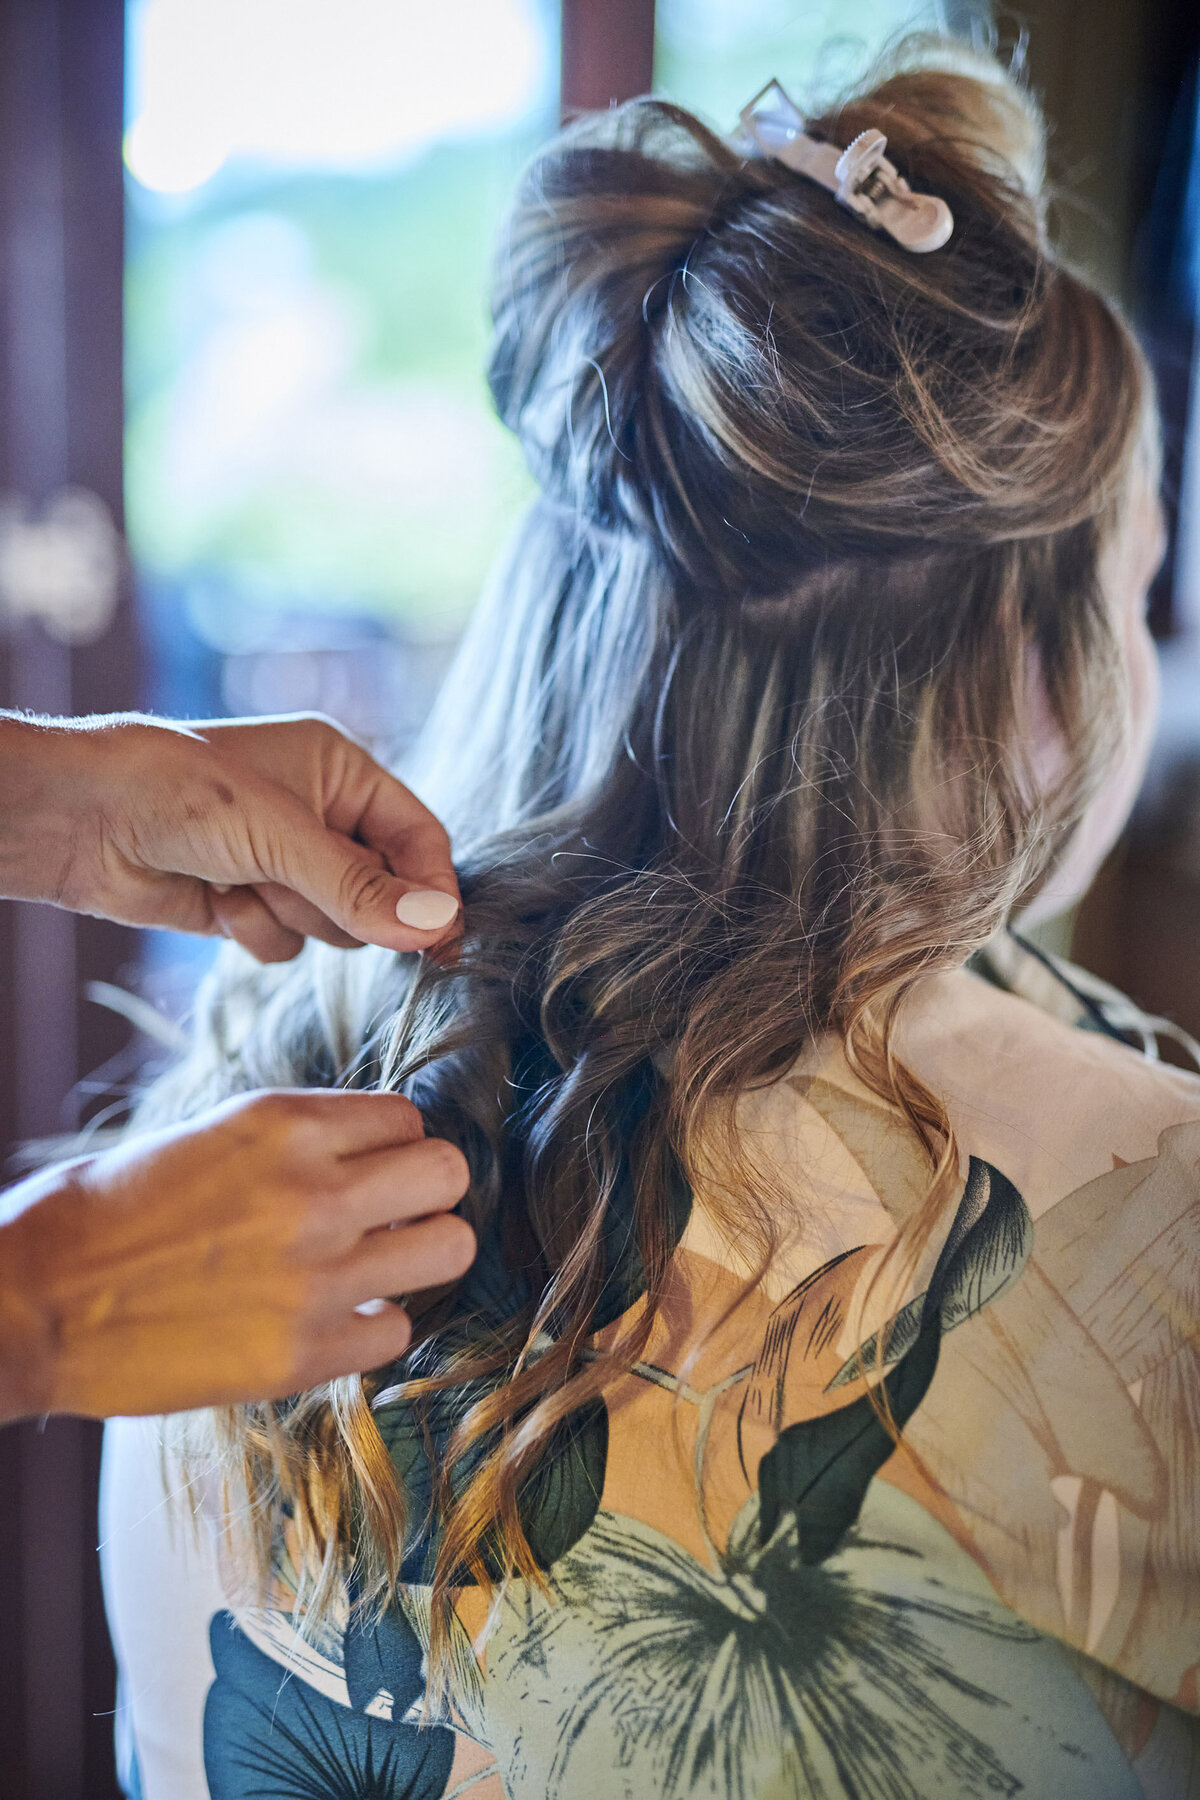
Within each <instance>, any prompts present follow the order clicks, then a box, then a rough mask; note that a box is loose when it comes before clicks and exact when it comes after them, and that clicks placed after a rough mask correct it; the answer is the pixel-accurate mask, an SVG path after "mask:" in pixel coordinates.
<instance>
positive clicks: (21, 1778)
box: [0, 0, 138, 1800]
mask: <svg viewBox="0 0 1200 1800" xmlns="http://www.w3.org/2000/svg"><path fill="white" fill-rule="evenodd" d="M123 67H124V6H123V4H122V3H121V0H0V488H2V489H3V490H4V491H5V492H6V493H11V494H15V495H17V496H19V497H20V498H21V499H22V500H24V501H26V502H29V503H31V504H32V505H34V506H38V505H41V504H43V503H44V502H45V501H47V500H48V499H49V498H50V497H52V496H53V495H54V494H56V493H58V492H59V491H60V490H61V489H62V488H64V487H66V486H74V485H78V486H83V487H86V488H88V489H90V490H91V491H92V492H93V493H95V494H98V495H99V496H100V498H101V499H102V500H103V501H104V502H105V503H106V505H107V506H108V507H109V509H110V511H111V512H112V514H113V516H114V518H115V519H116V520H117V522H118V524H119V523H120V521H121V505H122V471H121V439H122V429H123V402H122V318H121V295H122V281H123V250H124V241H123V239H124V232H123V183H122V171H121V131H122V114H123ZM133 648H134V635H133V628H132V619H131V607H130V603H129V596H128V593H126V594H124V595H123V596H122V605H121V608H120V611H119V613H118V617H117V620H116V623H115V625H114V626H113V628H112V629H110V631H109V632H108V633H107V634H106V635H105V637H104V638H102V639H101V640H100V642H99V643H97V644H94V645H89V646H86V647H82V648H76V649H68V648H67V647H66V646H65V645H63V644H61V643H58V642H56V641H55V640H54V639H53V638H51V637H49V636H48V635H47V634H46V633H45V631H44V630H43V629H42V627H41V626H40V625H38V624H30V625H26V626H23V627H22V628H21V629H20V631H19V632H18V633H17V634H15V635H12V636H10V637H9V638H8V641H7V642H6V643H5V644H4V647H3V654H2V655H0V703H3V704H5V705H9V706H26V707H30V708H33V709H35V710H38V711H45V712H53V713H67V712H72V711H75V712H91V711H107V710H111V709H116V708H120V707H126V706H130V705H134V704H136V701H137V691H138V682H137V670H136V664H135V658H134V654H133ZM132 953H133V937H132V934H130V933H127V932H122V931H120V930H119V929H118V928H116V927H113V926H106V925H101V924H99V923H98V922H93V921H80V920H76V919H74V918H72V917H71V916H69V915H67V914H64V913H58V912H54V911H52V910H50V909H48V908H34V907H16V906H12V905H0V1068H2V1069H3V1076H2V1078H0V1138H2V1140H3V1155H4V1158H5V1161H6V1163H7V1161H8V1158H9V1156H10V1155H11V1151H12V1149H13V1147H14V1145H16V1144H18V1143H20V1142H22V1141H24V1140H26V1139H28V1138H30V1137H42V1136H46V1135H49V1134H53V1133H55V1132H58V1131H61V1130H62V1129H64V1128H70V1127H72V1126H73V1125H74V1124H75V1123H77V1122H78V1119H79V1117H80V1112H81V1104H80V1095H79V1093H78V1091H77V1082H78V1079H79V1077H80V1075H81V1074H85V1073H86V1072H87V1071H88V1070H90V1069H92V1068H94V1067H96V1066H97V1065H98V1064H100V1063H102V1062H104V1061H105V1060H106V1059H107V1058H108V1057H109V1056H111V1055H112V1054H113V1053H114V1051H116V1050H117V1048H118V1047H119V1045H120V1041H121V1037H122V1035H123V1033H122V1030H121V1028H120V1026H119V1025H118V1024H116V1023H115V1022H114V1021H113V1020H112V1019H111V1018H110V1017H109V1016H108V1015H105V1014H102V1013H100V1012H99V1011H98V1009H96V1008H95V1007H91V1006H88V1005H87V1004H86V1003H85V1002H84V1001H83V1000H82V998H81V996H82V988H83V984H84V983H85V982H86V981H87V980H89V979H96V978H101V979H112V977H113V976H114V975H115V974H116V973H117V972H118V971H119V970H120V969H121V968H122V967H123V966H125V965H127V964H128V963H129V961H130V960H131V956H132ZM99 1443H100V1428H99V1427H98V1426H97V1425H94V1424H91V1423H89V1422H85V1421H81V1420H73V1419H58V1420H53V1421H50V1422H49V1423H48V1424H46V1425H44V1426H42V1425H39V1424H37V1423H29V1424H26V1425H22V1426H20V1427H15V1428H9V1429H8V1430H7V1431H4V1432H3V1433H0V1669H3V1671H4V1679H3V1680H2V1681H0V1791H2V1792H3V1795H4V1800H65V1797H68V1796H69V1797H70V1800H75V1797H76V1796H80V1797H84V1796H86V1800H110V1797H111V1796H115V1795H116V1792H117V1789H116V1783H115V1778H114V1774H113V1758H112V1709H113V1702H114V1693H113V1683H114V1675H113V1666H112V1657H111V1652H110V1649H109V1646H108V1639H107V1632H106V1630H105V1627H104V1619H103V1608H102V1603H101V1596H100V1585H99V1572H98V1567H97V1558H96V1539H97V1532H96V1494H97V1478H98V1470H99Z"/></svg>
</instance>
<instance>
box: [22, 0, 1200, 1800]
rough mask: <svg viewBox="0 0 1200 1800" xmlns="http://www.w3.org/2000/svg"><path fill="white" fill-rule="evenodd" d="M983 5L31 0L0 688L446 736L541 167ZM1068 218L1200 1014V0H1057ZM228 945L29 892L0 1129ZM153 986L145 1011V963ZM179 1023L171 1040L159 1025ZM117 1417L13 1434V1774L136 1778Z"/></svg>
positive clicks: (1039, 71)
mask: <svg viewBox="0 0 1200 1800" xmlns="http://www.w3.org/2000/svg"><path fill="white" fill-rule="evenodd" d="M989 23H990V11H989V8H988V5H987V0H941V4H940V6H935V5H933V4H930V5H929V6H925V7H923V6H921V5H920V4H917V5H914V4H913V3H912V0H658V4H657V6H656V5H655V0H561V4H560V3H559V0H437V3H436V4H432V3H430V0H425V3H421V0H128V4H123V3H122V0H0V704H2V705H6V706H23V707H30V708H34V709H37V710H41V711H47V712H55V713H59V712H62V713H65V712H72V711H74V712H88V711H100V710H108V709H112V708H125V707H145V708H149V709H153V710H156V711H160V712H163V713H166V714H169V715H172V716H181V717H187V716H190V717H194V718H195V717H211V716H214V715H216V714H220V713H239V714H244V713H270V712H278V711H290V710H296V709H312V708H319V709H321V710H323V711H326V712H328V713H331V714H333V715H334V716H335V717H336V718H338V719H340V720H342V721H343V722H344V723H345V724H347V725H348V726H350V727H351V728H352V729H353V730H354V731H356V732H357V733H359V734H360V735H363V736H365V737H367V738H369V739H370V740H372V742H373V743H374V744H375V745H376V746H377V747H378V748H379V749H380V750H381V752H383V753H386V754H388V755H392V754H396V753H399V752H402V750H403V747H404V745H405V744H406V743H407V742H408V741H409V740H410V739H411V738H412V736H413V734H414V732H415V731H416V730H417V729H418V728H419V726H420V724H421V721H422V719H423V717H424V715H425V712H426V710H427V708H428V706H429V704H430V701H431V699H432V696H433V693H434V691H435V690H436V687H437V683H438V680H439V678H440V675H441V673H442V671H443V669H444V668H445V665H446V662H447V659H448V657H449V656H450V654H451V652H452V650H453V647H454V643H455V640H456V638H457V636H458V633H459V632H460V630H461V628H462V626H463V623H464V621H465V620H466V618H467V616H468V615H469V613H470V610H471V606H472V603H473V601H474V598H475V595H476V594H477V592H478V589H479V586H480V582H481V580H482V577H483V574H484V572H485V570H486V568H487V566H488V563H489V561H490V559H491V557H492V555H493V554H494V552H495V550H496V549H497V547H498V545H499V543H500V541H501V539H502V538H503V536H504V534H505V532H506V530H507V529H508V527H509V525H510V523H511V521H512V519H513V517H514V515H515V513H516V511H517V509H518V508H519V507H520V506H521V504H522V501H523V499H524V498H525V496H526V494H527V492H528V481H527V477H526V475H525V472H524V470H523V468H522V466H521V463H520V459H519V457H518V456H517V455H516V453H515V451H514V448H513V446H512V445H511V444H510V443H509V442H508V441H507V439H506V437H505V434H504V433H503V432H502V431H501V429H500V428H499V426H498V425H497V424H496V422H495V420H494V419H493V417H492V415H491V413H490V411H489V408H488V404H487V400H486V395H485V391H484V386H483V381H482V376H481V365H482V359H483V355H484V349H485V345H486V341H487V319H486V313H485V306H484V293H485V284H486V275H487V266H488V258H489V251H490V245H491V241H492V237H493V234H494V232H495V229H496V226H497V223H498V220H499V217H500V213H501V210H502V208H503V206H504V202H505V198H506V195H507V193H508V191H509V189H510V187H511V185H512V182H513V179H514V176H515V175H516V173H517V171H518V170H519V168H520V166H521V165H522V163H523V161H524V160H525V158H526V157H527V156H528V155H529V153H530V152H531V151H532V150H533V148H534V147H535V146H536V145H537V143H538V141H539V139H541V138H542V137H543V136H544V135H545V134H547V133H548V132H550V131H551V130H553V129H554V128H555V127H556V125H557V123H558V122H559V119H560V118H561V117H562V116H564V115H569V114H571V113H572V112H574V111H576V110H577V109H579V108H584V107H594V106H606V105H607V104H608V103H609V102H610V101H611V100H614V99H623V98H626V97H628V96H629V95H632V94H635V93H641V92H645V91H646V90H648V89H650V88H651V87H653V88H654V89H655V90H657V91H659V92H662V93H665V94H667V95H669V96H671V97H672V98H673V99H676V100H679V101H681V102H683V103H684V104H686V105H688V106H692V107H694V108H696V109H698V110H699V111H700V112H701V113H703V114H704V115H705V116H706V117H707V118H708V119H709V120H710V122H712V123H713V124H715V125H716V126H718V127H719V128H721V129H728V128H730V127H731V125H732V124H733V122H734V120H735V118H736V115H737V112H738V110H739V108H740V107H741V106H742V105H743V104H744V103H745V102H746V101H747V100H748V99H749V98H750V97H751V95H752V94H753V93H754V92H755V91H756V90H757V89H758V88H759V87H760V86H761V85H762V83H763V82H764V81H766V80H767V79H768V78H769V77H770V76H772V75H778V76H779V77H780V78H781V79H782V80H783V81H784V83H785V85H787V86H788V87H789V88H790V89H791V90H792V91H793V92H794V94H795V95H796V96H797V97H798V98H800V99H802V100H803V99H806V98H808V97H810V96H812V97H815V96H817V95H819V94H820V93H821V92H823V91H828V90H830V89H835V88H836V87H837V85H838V84H839V81H840V80H841V79H843V78H844V77H845V76H846V75H847V74H849V73H851V72H853V70H854V69H855V68H856V67H858V66H860V65H861V63H862V61H863V58H864V55H866V54H867V53H869V52H871V51H873V50H876V49H878V48H879V47H880V46H881V45H882V44H883V43H884V42H885V41H886V40H887V39H888V38H889V37H890V36H892V35H893V34H894V33H895V32H896V31H897V30H898V29H902V28H905V27H909V26H913V25H916V26H929V25H940V26H942V27H944V28H948V29H951V30H954V31H957V32H960V33H962V34H964V35H966V36H968V37H969V36H970V35H971V33H972V32H978V31H979V30H981V29H986V28H987V27H988V25H989ZM996 24H997V26H998V28H999V31H1000V34H1001V39H1002V42H1005V43H1009V44H1012V43H1014V42H1017V41H1018V40H1023V38H1024V37H1025V36H1026V34H1027V47H1026V50H1025V54H1026V55H1027V61H1028V66H1029V71H1030V76H1031V79H1032V82H1033V85H1034V86H1035V88H1036V89H1037V90H1038V91H1039V93H1040V94H1041V96H1042V98H1043V101H1044V103H1045V105H1046V108H1047V112H1048V115H1049V119H1050V122H1051V127H1052V133H1053V136H1052V164H1053V170H1054V174H1055V178H1056V182H1057V185H1058V189H1059V194H1060V198H1059V202H1058V219H1059V231H1060V235H1061V237H1062V238H1064V239H1065V241H1066V243H1067V245H1068V247H1069V250H1070V253H1071V254H1072V256H1074V257H1075V258H1076V259H1078V260H1079V261H1080V262H1082V263H1083V264H1084V265H1085V266H1086V267H1088V268H1090V269H1091V270H1092V271H1094V272H1095V274H1096V275H1097V276H1098V277H1099V279H1100V280H1101V282H1102V283H1103V285H1104V286H1105V287H1106V288H1107V289H1108V290H1109V291H1111V292H1112V293H1114V294H1116V295H1117V296H1118V297H1119V299H1120V300H1121V302H1122V303H1123V305H1124V306H1125V308H1126V309H1127V311H1128V312H1129V314H1130V315H1131V317H1132V318H1133V319H1134V321H1135V323H1136V325H1137V328H1138V330H1139V332H1140V333H1141V336H1142V339H1143V342H1144V344H1145V346H1146V349H1147V351H1148V354H1149V356H1150V359H1151V362H1152V364H1153V366H1154V369H1155V372H1156V375H1157V377H1158V380H1159V385H1160V391H1161V395H1162V402H1163V410H1164V416H1165V421H1166V497H1167V502H1168V509H1169V513H1170V516H1171V520H1172V525H1173V534H1172V551H1171V555H1170V557H1169V558H1168V562H1167V565H1166V566H1165V568H1164V570H1163V573H1162V575H1161V577H1160V578H1159V581H1158V584H1157V587H1156V591H1155V595H1154V601H1153V618H1154V624H1155V629H1156V632H1157V635H1158V636H1159V639H1160V644H1161V652H1162V660H1163V672H1164V692H1165V704H1164V713H1163V727H1162V731H1161V734H1160V741H1159V745H1158V749H1157V752H1156V756H1155V762H1154V765H1153V768H1152V771H1151V775H1150V779H1149V781H1148V783H1147V788H1146V792H1145V794H1144V795H1143V799H1142V803H1141V805H1140V807H1139V811H1138V814H1137V816H1136V818H1135V820H1134V822H1133V824H1132V826H1131V828H1130V831H1129V833H1128V834H1127V838H1126V841H1125V842H1124V843H1123V844H1122V845H1121V847H1120V848H1119V850H1118V851H1117V853H1116V854H1115V855H1114V857H1113V858H1112V859H1111V861H1110V863H1109V865H1108V867H1107V868H1106V869H1105V871H1104V873H1103V875H1102V877H1101V878H1100V880H1099V881H1098V883H1097V885H1096V888H1095V890H1094V891H1093V894H1092V895H1091V896H1090V898H1089V900H1088V901H1087V902H1086V904H1085V905H1084V907H1083V908H1082V909H1081V911H1080V913H1079V914H1078V916H1077V917H1076V918H1074V919H1073V920H1069V921H1066V922H1060V923H1059V924H1057V925H1056V926H1055V927H1053V928H1051V931H1050V941H1051V942H1052V943H1053V946H1054V947H1055V948H1067V947H1068V945H1069V944H1070V943H1071V941H1072V939H1073V944H1074V953H1075V954H1076V955H1077V956H1078V958H1079V960H1081V961H1082V962H1084V963H1085V964H1086V965H1088V966H1089V967H1091V968H1092V969H1094V970H1095V971H1096V972H1097V973H1099V974H1103V975H1105V976H1107V977H1108V978H1109V979H1111V980H1114V981H1116V982H1118V983H1119V984H1120V985H1121V986H1123V987H1125V988H1126V989H1127V990H1129V991H1130V992H1131V993H1132V994H1133V995H1134V997H1135V998H1136V999H1137V1000H1138V1001H1140V1002H1141V1003H1142V1004H1144V1005H1147V1006H1149V1007H1150V1008H1152V1009H1154V1010H1156V1011H1161V1012H1164V1013H1166V1014H1168V1015H1169V1016H1171V1017H1173V1018H1174V1019H1176V1020H1177V1021H1178V1022H1179V1023H1180V1024H1182V1025H1184V1026H1185V1027H1187V1028H1188V1029H1190V1030H1191V1031H1193V1032H1195V1033H1200V428H1197V429H1189V420H1190V418H1192V417H1193V416H1195V415H1196V414H1197V412H1198V410H1200V409H1198V408H1197V405H1196V393H1197V373H1196V370H1197V358H1196V354H1195V350H1196V333H1195V321H1196V312H1197V304H1196V302H1197V287H1198V282H1200V230H1198V225H1200V154H1198V136H1197V126H1198V116H1197V53H1198V49H1200V9H1198V8H1196V6H1195V5H1194V0H1030V3H1027V4H1025V5H1024V6H1023V7H1022V9H1021V13H1020V18H1019V23H1014V21H1013V20H1012V19H1011V18H1010V17H1008V16H1007V15H1001V16H1000V17H999V18H998V19H997V20H996ZM210 954H211V949H210V947H209V946H208V945H206V944H203V943H198V942H197V943H192V942H189V941H187V940H182V939H178V938H173V937H170V936H167V935H166V934H155V933H145V934H141V935H138V934H134V933H131V932H127V931H124V930H122V929H120V928H118V927H115V926H110V925H106V924H102V923H100V922H98V921H95V920H86V919H74V918H71V917H69V916H67V915H65V914H56V913H54V912H52V911H50V910H48V909H40V910H39V909H34V908H27V907H22V906H15V905H5V906H3V907H0V1045H2V1050H0V1057H2V1063H0V1069H2V1075H0V1138H2V1139H3V1140H4V1150H3V1153H4V1155H5V1156H6V1158H7V1159H8V1160H7V1165H6V1166H7V1171H8V1173H9V1174H10V1175H11V1173H12V1172H14V1170H15V1168H16V1166H17V1163H16V1161H14V1158H16V1157H17V1155H18V1146H20V1145H23V1144H28V1143H30V1142H31V1141H37V1140H39V1139H46V1138H52V1137H54V1136H55V1135H56V1134H60V1133H62V1132H64V1131H69V1130H71V1129H74V1128H75V1127H77V1126H78V1125H79V1124H81V1123H83V1122H85V1121H86V1120H89V1119H96V1118H99V1119H103V1118H104V1117H105V1116H106V1114H107V1113H108V1110H109V1109H110V1108H116V1109H119V1108H120V1106H121V1104H122V1095H123V1092H124V1089H125V1086H126V1084H127V1083H128V1082H129V1080H130V1079H131V1078H132V1077H133V1075H134V1074H135V1072H136V1070H137V1069H138V1067H139V1066H142V1065H144V1063H145V1061H146V1058H147V1055H151V1056H152V1055H153V1052H154V1048H155V1044H154V1040H155V1036H156V1035H157V1036H162V1037H169V1035H170V1030H171V1025H172V1021H174V1020H176V1019H177V1018H178V1017H179V1016H180V1014H181V1013H182V1012H183V1011H184V1010H185V1008H186V1005H187V996H188V993H189V991H190V989H191V986H192V984H193V983H194V981H195V979H196V976H197V975H198V973H199V972H200V971H201V970H202V968H203V966H204V963H205V961H206V960H207V958H208V956H209V955H210ZM118 991H123V992H124V993H126V994H129V993H132V994H133V995H134V996H136V997H138V999H139V1000H140V1001H141V1003H142V1007H141V1010H140V1011H139V1008H138V1005H137V1003H136V1001H135V1003H134V1005H133V1007H132V1012H133V1015H134V1016H133V1017H132V1019H131V1017H130V1016H129V1014H130V1011H131V1008H130V1005H129V1003H128V1002H127V1001H126V1002H121V1004H122V1005H123V1006H124V1011H123V1012H114V1011H113V1010H112V1005H113V1002H114V1000H115V999H119V992H118ZM146 1027H149V1028H150V1029H149V1030H148V1031H147V1029H146ZM98 1444H99V1431H98V1428H96V1427H93V1426H91V1425H89V1424H85V1423H81V1422H77V1421H66V1420H59V1421H54V1422H52V1423H50V1424H49V1425H46V1426H39V1425H35V1424H30V1425H24V1426H20V1427H16V1428H9V1429H8V1430H6V1431H3V1432H0V1796H3V1800H76V1797H86V1800H93V1797H95V1800H107V1797H108V1796H112V1795H115V1793H116V1789H115V1786H114V1783H113V1778H112V1774H111V1767H112V1754H111V1737H112V1707H113V1687H112V1668H111V1663H110V1659H109V1655H108V1649H107V1641H106V1636H105V1632H104V1626H103V1617H102V1608H101V1603H100V1596H99V1584H98V1578H97V1572H96V1556H95V1549H96V1528H95V1523H94V1517H95V1492H96V1472H97V1466H98Z"/></svg>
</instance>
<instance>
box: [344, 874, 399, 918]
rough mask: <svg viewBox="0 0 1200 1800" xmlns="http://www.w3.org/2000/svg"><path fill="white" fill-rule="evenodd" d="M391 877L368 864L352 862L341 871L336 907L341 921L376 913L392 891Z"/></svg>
mask: <svg viewBox="0 0 1200 1800" xmlns="http://www.w3.org/2000/svg"><path fill="white" fill-rule="evenodd" d="M392 883H393V877H392V876H391V875H389V874H388V872H387V871H386V869H377V868H374V867H373V866H372V865H371V864H370V863H369V862H365V861H363V862H358V861H356V862H354V863H352V864H350V865H349V866H348V867H347V868H346V869H344V870H343V872H342V876H341V879H340V881H339V883H338V905H339V908H340V911H341V916H342V918H343V919H356V918H360V917H362V915H363V914H365V913H375V912H378V910H379V908H380V907H381V906H382V905H383V904H384V903H385V902H386V900H387V898H388V895H389V893H390V891H391V889H392Z"/></svg>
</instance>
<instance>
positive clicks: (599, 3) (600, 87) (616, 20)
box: [562, 0, 654, 118]
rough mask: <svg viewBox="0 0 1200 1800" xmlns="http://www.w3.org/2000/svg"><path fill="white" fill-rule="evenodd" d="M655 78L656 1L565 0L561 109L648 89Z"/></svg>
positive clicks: (592, 105) (589, 106)
mask: <svg viewBox="0 0 1200 1800" xmlns="http://www.w3.org/2000/svg"><path fill="white" fill-rule="evenodd" d="M653 77H654V0H563V9H562V110H563V116H564V117H565V118H569V117H570V116H571V115H572V114H573V113H577V112H588V111H593V110H595V109H597V108H603V107H606V106H611V105H612V104H613V103H614V102H615V101H620V100H631V99H632V98H633V97H634V95H635V94H646V93H649V91H650V84H651V81H652V80H653Z"/></svg>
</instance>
